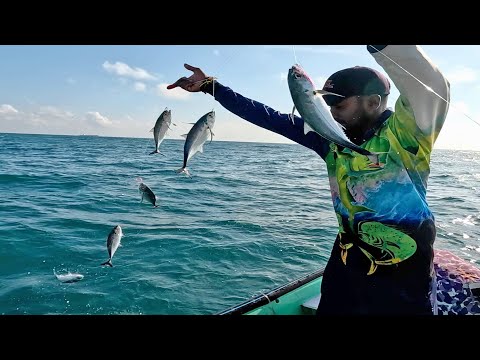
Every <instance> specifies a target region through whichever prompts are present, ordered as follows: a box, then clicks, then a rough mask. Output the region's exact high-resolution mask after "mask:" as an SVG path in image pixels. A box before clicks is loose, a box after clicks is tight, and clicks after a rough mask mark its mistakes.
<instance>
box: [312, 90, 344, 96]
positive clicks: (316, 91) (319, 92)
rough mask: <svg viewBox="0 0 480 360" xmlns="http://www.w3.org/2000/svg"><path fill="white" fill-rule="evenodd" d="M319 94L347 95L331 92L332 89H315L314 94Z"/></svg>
mask: <svg viewBox="0 0 480 360" xmlns="http://www.w3.org/2000/svg"><path fill="white" fill-rule="evenodd" d="M317 94H320V95H334V96H339V97H343V98H344V97H345V96H343V95H340V94H335V93H333V92H330V91H326V90H313V95H317Z"/></svg>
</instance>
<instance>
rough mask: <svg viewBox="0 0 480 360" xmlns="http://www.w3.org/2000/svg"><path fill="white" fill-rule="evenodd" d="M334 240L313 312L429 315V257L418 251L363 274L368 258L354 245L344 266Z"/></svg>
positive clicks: (366, 268)
mask: <svg viewBox="0 0 480 360" xmlns="http://www.w3.org/2000/svg"><path fill="white" fill-rule="evenodd" d="M340 250H341V249H340V247H339V245H338V240H337V241H336V242H335V245H334V247H333V250H332V254H331V257H330V259H329V261H328V263H327V266H326V268H325V272H324V275H323V278H322V289H321V290H322V296H321V298H320V304H319V306H318V309H317V313H316V314H317V315H433V311H432V307H431V303H430V298H429V290H430V281H431V279H430V271H429V268H430V266H429V260H428V259H422V256H421V255H420V254H417V255H414V256H412V257H411V258H410V259H407V260H405V261H404V262H403V263H400V264H395V265H378V267H377V270H376V271H375V272H374V273H373V274H371V275H367V273H368V271H369V269H370V265H371V261H370V260H369V259H368V258H367V257H366V256H365V255H364V254H363V253H362V252H361V251H360V249H359V248H358V246H355V245H354V246H353V247H352V248H350V249H349V250H348V256H347V265H345V264H344V263H343V261H342V259H341V256H340Z"/></svg>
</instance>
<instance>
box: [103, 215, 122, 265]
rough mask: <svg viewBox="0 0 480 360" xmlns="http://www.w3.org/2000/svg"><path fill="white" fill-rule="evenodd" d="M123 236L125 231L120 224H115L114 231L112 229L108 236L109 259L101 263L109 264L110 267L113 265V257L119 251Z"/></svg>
mask: <svg viewBox="0 0 480 360" xmlns="http://www.w3.org/2000/svg"><path fill="white" fill-rule="evenodd" d="M122 236H123V232H122V228H121V226H120V225H117V226H115V227H114V228H113V229H112V231H110V234H108V237H107V250H108V256H109V259H108V260H107V261H105V262H104V263H102V264H101V265H108V266H110V267H113V264H112V258H113V255H114V254H115V251H117V249H118V247H119V246H121V245H120V241H121V240H122Z"/></svg>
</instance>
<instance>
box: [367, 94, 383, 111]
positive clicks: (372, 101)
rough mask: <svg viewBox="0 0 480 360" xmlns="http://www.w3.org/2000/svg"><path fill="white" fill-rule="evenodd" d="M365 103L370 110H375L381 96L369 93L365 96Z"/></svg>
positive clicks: (380, 101)
mask: <svg viewBox="0 0 480 360" xmlns="http://www.w3.org/2000/svg"><path fill="white" fill-rule="evenodd" d="M367 104H368V107H369V108H370V109H371V110H377V109H378V108H379V107H380V105H381V104H382V97H381V96H380V95H378V94H375V95H369V96H368V98H367Z"/></svg>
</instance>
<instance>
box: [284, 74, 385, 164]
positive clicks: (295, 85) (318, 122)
mask: <svg viewBox="0 0 480 360" xmlns="http://www.w3.org/2000/svg"><path fill="white" fill-rule="evenodd" d="M287 79H288V87H289V89H290V94H291V96H292V100H293V103H294V104H295V106H294V108H293V111H295V109H297V111H298V112H299V114H300V116H301V117H302V119H303V121H304V133H305V134H307V133H308V132H309V131H314V132H316V133H318V134H319V135H320V136H322V137H323V138H325V139H327V140H329V141H331V142H334V143H335V144H337V145H340V146H343V147H346V148H348V149H350V150H352V151H356V152H357V153H359V154H362V155H365V156H367V157H368V158H369V160H370V161H371V162H372V164H371V166H372V167H378V166H380V165H379V159H378V156H379V153H373V152H371V151H368V150H366V149H364V148H362V147H360V146H358V145H356V144H354V143H353V142H351V141H350V140H349V139H348V137H347V135H345V132H344V130H343V129H342V127H341V125H340V124H339V123H338V122H337V121H335V119H334V118H333V116H332V114H331V112H330V109H329V107H328V105H327V103H326V102H325V100H324V99H323V96H317V94H322V95H326V94H331V95H337V94H333V93H330V92H328V91H324V90H315V86H314V84H313V81H312V80H311V78H310V77H309V76H308V74H307V73H306V72H305V71H304V70H303V69H302V68H301V67H300V66H299V65H293V66H292V67H291V68H290V69H289V71H288V78H287ZM338 96H341V95H338ZM293 111H292V119H293Z"/></svg>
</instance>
